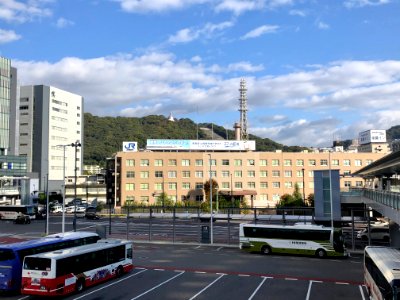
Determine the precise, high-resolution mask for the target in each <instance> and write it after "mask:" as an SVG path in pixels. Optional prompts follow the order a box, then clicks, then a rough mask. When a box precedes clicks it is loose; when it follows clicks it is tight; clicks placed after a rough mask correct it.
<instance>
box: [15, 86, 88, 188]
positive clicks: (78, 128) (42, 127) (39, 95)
mask: <svg viewBox="0 0 400 300" xmlns="http://www.w3.org/2000/svg"><path fill="white" fill-rule="evenodd" d="M83 111H84V110H83V97H82V96H79V95H76V94H73V93H70V92H67V91H64V90H61V89H58V88H55V87H52V86H45V85H34V86H32V85H31V86H21V89H20V104H19V153H20V155H25V156H26V157H27V170H28V172H32V176H33V177H36V176H37V177H38V178H39V179H40V190H42V191H44V190H46V188H47V181H48V182H49V185H48V189H49V191H50V192H52V191H60V190H61V189H62V186H63V184H64V180H63V179H64V178H63V176H64V175H65V176H74V175H75V166H76V170H77V171H76V172H77V175H78V176H79V175H80V174H81V168H82V161H83V148H82V146H72V144H75V145H77V144H78V143H79V144H80V145H83ZM79 144H78V145H79ZM63 146H64V147H63ZM64 152H65V156H64ZM75 158H76V160H75ZM64 166H65V168H64ZM47 176H48V180H47Z"/></svg>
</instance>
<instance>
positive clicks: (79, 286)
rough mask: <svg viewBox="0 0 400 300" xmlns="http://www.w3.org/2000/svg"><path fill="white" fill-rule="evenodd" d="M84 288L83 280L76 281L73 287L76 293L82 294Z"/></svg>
mask: <svg viewBox="0 0 400 300" xmlns="http://www.w3.org/2000/svg"><path fill="white" fill-rule="evenodd" d="M84 288H85V282H84V279H83V278H80V279H78V281H77V282H76V285H75V290H76V291H77V292H82V291H83V289H84Z"/></svg>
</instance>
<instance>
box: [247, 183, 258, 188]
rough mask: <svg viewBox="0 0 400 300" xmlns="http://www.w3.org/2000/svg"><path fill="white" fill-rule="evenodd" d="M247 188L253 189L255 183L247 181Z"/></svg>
mask: <svg viewBox="0 0 400 300" xmlns="http://www.w3.org/2000/svg"><path fill="white" fill-rule="evenodd" d="M247 188H249V189H255V188H256V183H255V182H254V181H249V182H248V183H247Z"/></svg>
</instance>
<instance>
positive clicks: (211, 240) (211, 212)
mask: <svg viewBox="0 0 400 300" xmlns="http://www.w3.org/2000/svg"><path fill="white" fill-rule="evenodd" d="M208 156H209V158H210V159H209V162H210V244H211V245H212V244H213V209H212V173H211V154H208Z"/></svg>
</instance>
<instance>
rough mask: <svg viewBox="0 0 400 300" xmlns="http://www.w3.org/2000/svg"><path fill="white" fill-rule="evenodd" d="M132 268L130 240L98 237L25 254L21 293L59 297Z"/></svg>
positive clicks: (117, 275)
mask: <svg viewBox="0 0 400 300" xmlns="http://www.w3.org/2000/svg"><path fill="white" fill-rule="evenodd" d="M132 269H133V264H132V242H131V241H127V240H117V239H108V240H100V241H98V242H97V243H96V244H92V245H86V246H80V247H74V248H69V249H63V250H57V251H52V252H46V253H41V254H36V255H31V256H26V257H25V259H24V266H23V269H22V283H21V285H22V286H21V292H22V294H26V295H40V296H63V295H66V294H69V293H72V292H80V291H82V290H83V289H84V288H85V287H89V286H92V285H95V284H98V283H100V282H102V281H105V280H108V279H110V278H113V277H119V276H121V275H122V274H123V273H125V272H129V271H131V270H132Z"/></svg>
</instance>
